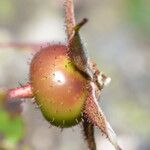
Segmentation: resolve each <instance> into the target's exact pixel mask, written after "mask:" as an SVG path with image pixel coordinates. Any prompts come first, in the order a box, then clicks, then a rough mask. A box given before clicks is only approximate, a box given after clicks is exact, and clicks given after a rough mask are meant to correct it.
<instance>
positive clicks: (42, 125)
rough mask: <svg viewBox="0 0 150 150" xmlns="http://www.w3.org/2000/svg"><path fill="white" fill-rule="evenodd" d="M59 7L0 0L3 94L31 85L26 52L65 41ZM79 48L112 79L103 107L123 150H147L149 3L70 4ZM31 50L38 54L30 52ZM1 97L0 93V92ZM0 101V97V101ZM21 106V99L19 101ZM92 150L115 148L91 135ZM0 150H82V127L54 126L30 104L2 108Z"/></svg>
mask: <svg viewBox="0 0 150 150" xmlns="http://www.w3.org/2000/svg"><path fill="white" fill-rule="evenodd" d="M63 11H64V9H63V0H61V1H60V0H42V1H41V0H19V1H18V0H0V87H6V88H12V87H17V86H18V85H19V84H20V83H21V84H24V83H26V82H28V73H29V64H30V61H31V59H32V57H33V55H34V53H33V52H32V49H31V47H30V46H24V47H22V48H21V47H20V48H19V47H12V46H10V45H8V44H7V43H11V42H14V43H27V45H29V44H28V43H37V44H39V45H42V44H44V43H46V44H47V43H54V42H55V43H57V42H62V43H64V42H66V35H65V24H64V13H63ZM75 14H76V19H77V21H78V22H79V21H80V20H81V19H82V18H83V17H87V18H88V19H89V23H88V24H87V25H86V26H84V27H83V28H82V30H81V34H82V38H83V43H84V44H85V45H86V47H87V49H88V52H89V55H90V57H91V58H92V59H93V60H94V61H95V62H96V63H97V65H98V67H99V68H100V70H102V71H103V72H104V73H105V74H106V75H107V76H110V77H111V78H112V82H111V84H110V85H109V87H106V88H105V89H104V90H103V93H102V95H101V100H100V105H101V107H102V109H103V111H104V112H105V114H106V116H107V118H108V120H109V122H110V123H111V125H112V127H113V128H114V130H115V131H116V133H117V135H118V141H119V143H120V145H121V146H122V147H123V149H124V150H141V149H142V150H150V119H149V117H150V109H149V108H150V90H149V89H150V71H149V70H150V61H149V60H150V1H149V0H92V1H89V0H82V1H81V0H75ZM33 49H34V50H35V51H36V50H38V49H39V48H37V49H36V48H35V47H34V48H33ZM0 92H1V91H0ZM0 95H1V97H0V99H2V94H0ZM22 101H23V100H22ZM95 136H96V142H97V149H98V150H113V146H112V145H111V144H110V143H109V142H108V141H107V140H106V139H105V137H102V136H101V133H100V130H99V129H97V128H96V130H95ZM0 150H87V146H86V143H85V141H84V137H83V135H82V128H81V126H80V125H78V126H76V127H73V128H70V129H64V130H63V132H61V130H60V129H58V128H55V127H51V126H50V124H49V123H48V122H47V121H45V120H44V118H43V117H42V115H41V113H40V111H39V110H38V109H36V108H35V105H34V104H32V102H31V101H30V100H25V101H23V102H22V103H20V102H19V100H18V102H15V103H13V102H11V103H9V104H5V107H1V109H0Z"/></svg>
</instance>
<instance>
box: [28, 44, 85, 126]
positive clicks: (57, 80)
mask: <svg viewBox="0 0 150 150" xmlns="http://www.w3.org/2000/svg"><path fill="white" fill-rule="evenodd" d="M67 54H68V53H67V47H66V46H65V45H53V46H49V47H47V48H44V49H42V50H40V51H39V52H38V53H37V54H36V55H35V56H34V57H33V59H32V62H31V67H30V82H31V85H32V90H33V93H34V95H35V100H36V102H37V104H38V106H39V108H40V109H41V111H42V114H43V116H44V117H45V118H46V119H47V120H48V121H49V122H50V123H51V124H52V125H55V126H58V127H70V126H73V125H76V124H78V123H79V122H80V120H81V112H82V109H83V106H84V102H85V100H86V97H87V89H86V85H87V81H86V79H85V77H84V76H83V75H82V74H81V73H80V72H79V71H78V69H77V68H76V67H75V66H74V65H73V63H72V62H71V61H70V59H69V57H68V55H67Z"/></svg>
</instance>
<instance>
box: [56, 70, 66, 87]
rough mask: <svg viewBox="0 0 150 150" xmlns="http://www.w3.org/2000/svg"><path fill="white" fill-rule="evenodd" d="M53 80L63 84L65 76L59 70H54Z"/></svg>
mask: <svg viewBox="0 0 150 150" xmlns="http://www.w3.org/2000/svg"><path fill="white" fill-rule="evenodd" d="M53 79H54V82H56V83H57V84H64V83H65V76H64V74H63V73H62V72H61V71H55V72H54V78H53Z"/></svg>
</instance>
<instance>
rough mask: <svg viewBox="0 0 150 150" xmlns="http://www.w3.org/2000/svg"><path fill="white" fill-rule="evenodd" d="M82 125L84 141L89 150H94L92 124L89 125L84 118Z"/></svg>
mask: <svg viewBox="0 0 150 150" xmlns="http://www.w3.org/2000/svg"><path fill="white" fill-rule="evenodd" d="M82 124H83V131H84V135H85V139H86V141H87V143H88V148H89V150H96V143H95V138H94V126H93V124H91V123H89V122H88V121H87V119H86V118H85V117H84V122H83V123H82Z"/></svg>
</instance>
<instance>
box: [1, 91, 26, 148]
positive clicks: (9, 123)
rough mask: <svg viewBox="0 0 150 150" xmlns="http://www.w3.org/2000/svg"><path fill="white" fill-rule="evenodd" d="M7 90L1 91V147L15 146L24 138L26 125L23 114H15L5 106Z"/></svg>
mask: <svg viewBox="0 0 150 150" xmlns="http://www.w3.org/2000/svg"><path fill="white" fill-rule="evenodd" d="M4 98H5V92H3V91H2V90H1V91H0V137H2V138H0V149H1V148H2V147H3V148H5V149H11V148H14V147H15V146H16V145H17V144H18V143H19V142H20V141H21V139H22V138H23V135H24V125H23V120H22V118H21V116H19V115H13V114H11V113H10V112H8V111H7V110H6V109H5V107H4V103H3V101H4Z"/></svg>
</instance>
